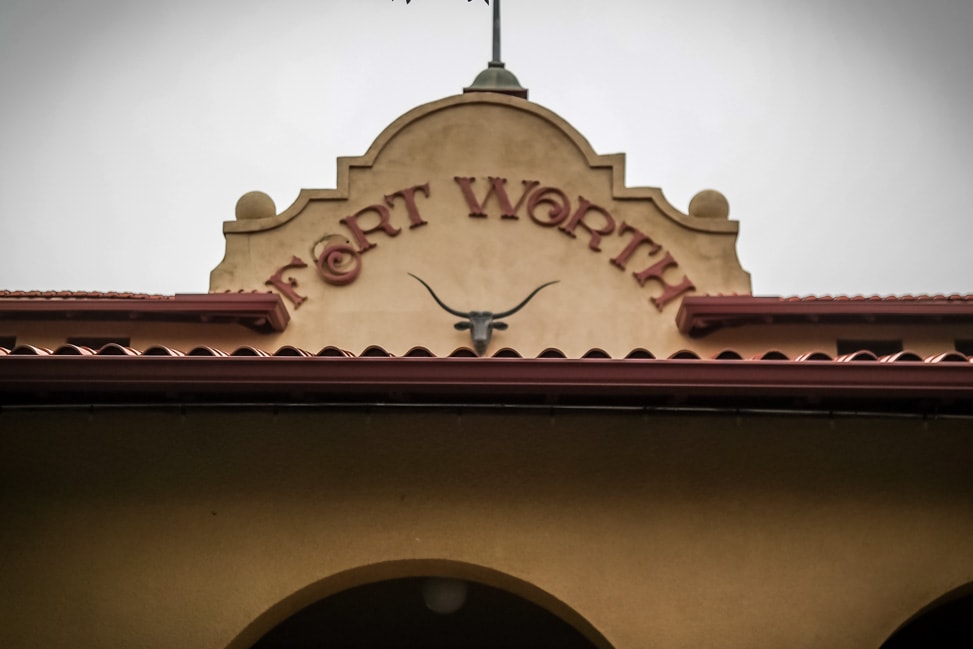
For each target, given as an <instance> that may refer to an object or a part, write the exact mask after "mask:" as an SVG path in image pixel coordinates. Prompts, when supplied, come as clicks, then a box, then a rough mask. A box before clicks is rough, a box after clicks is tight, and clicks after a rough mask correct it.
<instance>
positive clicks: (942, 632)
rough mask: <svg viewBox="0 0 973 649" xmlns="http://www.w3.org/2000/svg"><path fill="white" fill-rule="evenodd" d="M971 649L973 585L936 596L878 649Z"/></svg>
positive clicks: (972, 645) (972, 634)
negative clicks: (934, 599) (935, 598)
mask: <svg viewBox="0 0 973 649" xmlns="http://www.w3.org/2000/svg"><path fill="white" fill-rule="evenodd" d="M970 647H973V584H968V585H966V586H964V587H963V588H959V589H957V590H954V591H952V592H950V593H948V594H947V595H944V596H943V597H940V598H939V599H937V600H936V601H935V602H933V603H931V604H930V605H929V606H927V607H925V608H924V609H923V610H921V611H919V613H918V614H916V615H915V616H914V617H913V618H912V619H910V620H909V621H908V622H906V623H905V624H903V625H902V626H901V627H899V629H898V630H897V631H896V632H895V633H893V634H892V636H891V637H890V638H889V639H888V640H886V641H885V644H883V645H882V647H881V649H969V648H970Z"/></svg>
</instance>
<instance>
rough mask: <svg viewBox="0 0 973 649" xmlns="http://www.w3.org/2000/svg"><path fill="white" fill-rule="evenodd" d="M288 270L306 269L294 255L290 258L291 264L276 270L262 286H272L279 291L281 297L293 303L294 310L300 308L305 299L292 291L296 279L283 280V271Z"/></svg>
mask: <svg viewBox="0 0 973 649" xmlns="http://www.w3.org/2000/svg"><path fill="white" fill-rule="evenodd" d="M289 268H307V264H305V263H304V261H303V260H302V259H301V258H300V257H298V256H297V255H294V256H293V257H291V263H289V264H287V265H286V266H281V267H280V268H278V269H277V272H275V273H274V274H273V275H271V276H270V279H268V280H267V281H266V282H264V285H265V286H273V287H274V288H276V289H277V290H278V291H280V293H281V295H283V296H284V297H286V298H287V299H288V300H290V301H291V302H293V303H294V308H295V309H296V308H298V307H299V306H301V304H303V303H304V300H306V299H307V298H306V297H304V296H303V295H298V294H297V291H295V290H294V289H295V288H296V287H297V280H296V279H294V278H293V277H288V278H287V279H286V280H285V279H284V271H285V270H288V269H289Z"/></svg>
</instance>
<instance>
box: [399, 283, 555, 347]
mask: <svg viewBox="0 0 973 649" xmlns="http://www.w3.org/2000/svg"><path fill="white" fill-rule="evenodd" d="M409 275H412V273H409ZM412 277H415V278H416V279H417V280H418V281H419V283H420V284H422V285H423V286H425V287H426V290H427V291H429V294H430V295H432V299H434V300H436V304H438V305H439V306H441V307H442V308H443V309H444V310H445V311H446V312H447V313H451V314H453V315H454V316H457V317H459V318H464V319H465V320H463V321H460V322H457V323H456V324H455V325H453V326H454V327H455V328H456V329H457V330H459V331H464V330H466V329H469V330H470V337H471V338H472V339H473V349H474V350H475V351H476V353H477V355H478V356H482V355H483V354H484V352H486V349H487V346H488V345H489V344H490V337H491V336H492V335H493V330H494V329H499V330H500V331H503V330H504V329H506V328H507V323H506V322H500V320H501V319H503V318H506V317H507V316H512V315H513V314H515V313H517V312H518V311H520V310H521V309H522V308H524V305H526V304H527V303H528V302H530V300H531V298H533V297H534V296H535V295H537V293H538V292H539V291H540V290H541V289H542V288H544V287H546V286H550V285H551V284H557V283H558V281H559V280H554V281H553V282H546V283H544V284H541V285H540V286H538V287H537V288H535V289H534V290H533V291H532V292H531V294H530V295H528V296H527V297H526V298H524V301H523V302H521V303H520V304H518V305H517V306H515V307H514V308H512V309H508V310H506V311H501V312H500V313H494V312H493V311H457V310H456V309H453V308H451V307H448V306H446V304H444V303H443V301H442V300H440V299H439V297H438V296H437V295H436V293H435V292H434V291H433V290H432V287H430V286H429V284H426V283H425V282H424V281H423V280H422V278H420V277H418V276H416V275H412Z"/></svg>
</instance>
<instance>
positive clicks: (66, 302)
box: [0, 293, 290, 333]
mask: <svg viewBox="0 0 973 649" xmlns="http://www.w3.org/2000/svg"><path fill="white" fill-rule="evenodd" d="M289 319H290V315H289V314H288V312H287V308H286V307H285V306H284V303H283V301H282V300H281V298H280V296H279V295H277V294H275V293H203V294H176V295H173V296H139V297H117V296H109V295H102V296H96V297H90V296H86V297H82V298H74V297H72V296H71V295H70V294H67V295H65V294H53V295H52V296H51V297H47V296H45V295H44V294H30V297H24V296H17V297H5V296H0V321H2V320H33V321H45V320H48V321H54V320H75V321H101V322H106V321H145V322H186V323H236V324H240V325H242V326H245V327H248V328H250V329H253V330H255V331H258V332H261V333H269V332H276V331H283V330H284V329H285V328H286V327H287V323H288V321H289Z"/></svg>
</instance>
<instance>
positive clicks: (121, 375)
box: [0, 355, 973, 415]
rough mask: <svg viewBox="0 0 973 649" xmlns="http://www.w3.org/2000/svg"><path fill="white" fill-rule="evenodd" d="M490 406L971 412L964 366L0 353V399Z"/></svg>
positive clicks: (971, 372) (969, 372)
mask: <svg viewBox="0 0 973 649" xmlns="http://www.w3.org/2000/svg"><path fill="white" fill-rule="evenodd" d="M134 403H139V404H166V403H194V404H266V403H301V404H331V405H336V404H337V405H342V404H343V405H356V404H357V405H360V404H410V405H423V404H425V405H442V404H489V405H503V406H517V405H531V406H537V405H544V406H586V407H619V406H624V407H636V408H653V407H691V408H721V409H777V410H808V409H810V410H815V411H836V410H841V411H870V412H908V413H923V414H941V413H954V414H964V415H971V414H973V364H971V363H969V362H939V363H921V362H919V363H914V362H903V363H879V362H875V361H858V362H828V361H823V362H813V361H800V362H798V361H759V360H739V361H737V360H671V359H670V360H654V359H649V360H642V359H624V360H621V359H608V360H605V359H550V358H537V359H524V358H456V357H449V358H435V357H434V358H392V357H346V358H342V357H322V356H315V357H278V356H271V357H247V356H229V357H226V356H224V357H205V356H177V357H167V356H57V355H51V356H27V355H24V356H18V355H8V356H5V357H2V358H0V404H5V405H31V404H33V405H51V404H86V405H88V404H90V405H96V404H122V405H124V404H134Z"/></svg>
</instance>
